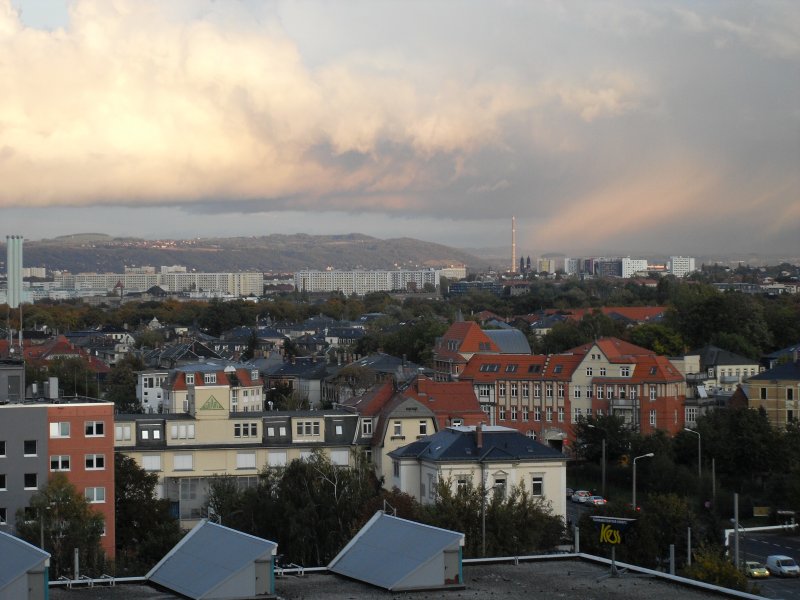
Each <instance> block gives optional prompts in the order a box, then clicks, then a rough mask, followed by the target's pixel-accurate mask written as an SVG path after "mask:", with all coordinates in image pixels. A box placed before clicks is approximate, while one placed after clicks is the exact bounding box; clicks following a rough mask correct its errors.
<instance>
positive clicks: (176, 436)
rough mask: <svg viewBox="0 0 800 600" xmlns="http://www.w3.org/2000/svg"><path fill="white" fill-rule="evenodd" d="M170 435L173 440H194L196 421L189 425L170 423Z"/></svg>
mask: <svg viewBox="0 0 800 600" xmlns="http://www.w3.org/2000/svg"><path fill="white" fill-rule="evenodd" d="M169 435H170V437H171V438H172V439H173V440H193V439H194V423H190V424H188V425H170V427H169Z"/></svg>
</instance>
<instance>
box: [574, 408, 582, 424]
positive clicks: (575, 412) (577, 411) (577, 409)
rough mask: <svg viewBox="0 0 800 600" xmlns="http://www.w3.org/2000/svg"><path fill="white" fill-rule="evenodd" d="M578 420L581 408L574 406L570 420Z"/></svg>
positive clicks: (576, 421)
mask: <svg viewBox="0 0 800 600" xmlns="http://www.w3.org/2000/svg"><path fill="white" fill-rule="evenodd" d="M580 420H581V409H580V408H574V409H573V415H572V422H573V423H578V422H579V421H580Z"/></svg>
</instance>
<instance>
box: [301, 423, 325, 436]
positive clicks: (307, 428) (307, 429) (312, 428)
mask: <svg viewBox="0 0 800 600" xmlns="http://www.w3.org/2000/svg"><path fill="white" fill-rule="evenodd" d="M319 431H320V429H319V421H298V422H297V435H298V436H300V437H309V436H313V437H318V436H319Z"/></svg>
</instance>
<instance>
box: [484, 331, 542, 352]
mask: <svg viewBox="0 0 800 600" xmlns="http://www.w3.org/2000/svg"><path fill="white" fill-rule="evenodd" d="M483 333H485V334H486V335H487V336H489V338H490V339H491V340H492V341H493V342H494V343H495V344H497V345H498V347H499V348H500V352H502V353H503V354H530V353H531V347H530V344H528V338H526V337H525V334H524V333H522V332H521V331H520V330H519V329H484V330H483Z"/></svg>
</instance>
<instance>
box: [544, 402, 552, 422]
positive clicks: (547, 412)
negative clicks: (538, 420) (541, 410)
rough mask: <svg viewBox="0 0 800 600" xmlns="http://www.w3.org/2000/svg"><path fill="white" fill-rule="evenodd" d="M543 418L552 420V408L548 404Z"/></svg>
mask: <svg viewBox="0 0 800 600" xmlns="http://www.w3.org/2000/svg"><path fill="white" fill-rule="evenodd" d="M545 420H547V421H552V420H553V408H552V407H550V406H548V407H547V411H546V412H545Z"/></svg>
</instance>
